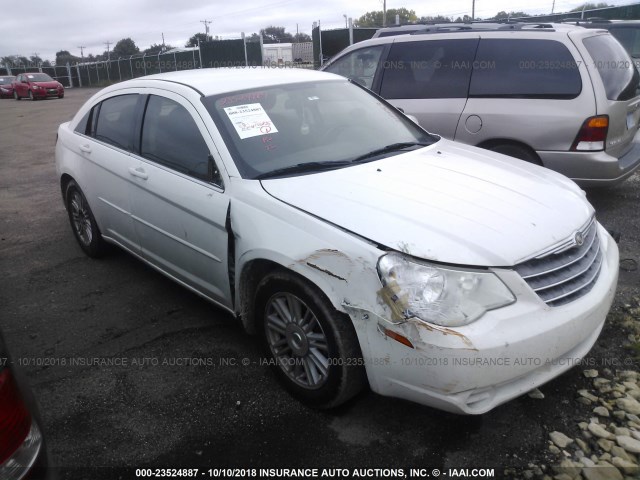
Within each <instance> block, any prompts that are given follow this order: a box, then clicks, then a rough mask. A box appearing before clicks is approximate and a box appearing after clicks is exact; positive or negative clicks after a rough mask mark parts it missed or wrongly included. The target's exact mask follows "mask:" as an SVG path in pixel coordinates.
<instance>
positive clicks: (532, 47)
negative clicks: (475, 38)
mask: <svg viewBox="0 0 640 480" xmlns="http://www.w3.org/2000/svg"><path fill="white" fill-rule="evenodd" d="M578 67H579V65H578V63H577V62H576V61H575V59H574V58H573V55H572V54H571V52H570V51H569V50H568V49H567V47H566V46H565V45H563V44H562V43H560V42H558V41H555V40H535V39H508V40H504V39H497V38H496V39H493V38H491V39H482V40H480V46H479V47H478V54H477V56H476V60H475V62H474V68H473V75H472V76H471V86H470V88H469V96H470V97H487V98H554V99H571V98H575V97H577V96H578V95H580V92H581V91H582V80H581V78H580V71H579V70H578Z"/></svg>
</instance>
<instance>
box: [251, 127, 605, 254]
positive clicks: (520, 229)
mask: <svg viewBox="0 0 640 480" xmlns="http://www.w3.org/2000/svg"><path fill="white" fill-rule="evenodd" d="M262 185H263V188H264V189H265V190H266V191H267V192H268V193H269V194H270V195H272V196H273V197H275V198H277V199H279V200H281V201H283V202H285V203H288V204H290V205H292V206H294V207H297V208H299V209H301V210H304V211H306V212H308V213H310V214H312V215H314V216H317V217H319V218H321V219H324V220H326V221H328V222H331V223H332V224H335V225H337V226H339V227H341V228H343V229H345V230H348V231H350V232H353V233H355V234H357V235H359V236H362V237H365V238H367V239H369V240H371V241H374V242H376V243H378V244H381V245H382V246H384V247H387V248H390V249H394V250H398V251H402V252H405V253H407V254H409V255H412V256H415V257H418V258H423V259H427V260H434V261H439V262H446V263H453V264H460V265H476V266H511V265H514V264H517V263H519V262H522V261H523V260H526V259H528V258H531V257H532V256H534V255H536V254H539V253H541V252H543V251H545V250H547V249H549V248H550V247H552V246H554V245H556V244H559V243H560V242H561V241H563V240H566V239H567V238H569V237H572V236H573V235H574V234H575V232H576V231H577V230H578V229H580V228H581V227H583V226H584V225H585V223H587V222H588V221H589V219H590V218H591V216H592V215H593V207H591V205H590V204H589V203H588V202H587V200H586V198H585V196H584V193H583V192H582V191H581V190H580V188H578V187H577V186H576V185H575V184H574V183H573V182H572V181H570V180H569V179H567V178H566V177H563V176H562V175H560V174H557V173H555V172H552V171H550V170H547V169H545V168H542V167H538V166H535V165H531V164H528V163H526V162H523V161H520V160H516V159H514V158H511V157H507V156H504V155H500V154H497V153H494V152H489V151H486V150H480V149H478V148H474V147H469V146H466V145H461V144H457V143H453V142H450V141H448V140H444V139H443V140H440V141H439V142H437V143H436V144H434V145H432V146H429V147H426V148H422V149H419V150H416V151H412V152H408V153H404V154H401V155H395V156H392V157H388V158H384V159H381V160H378V161H374V162H370V163H366V164H362V165H357V166H353V167H348V168H342V169H338V170H331V171H327V172H322V173H316V174H310V175H302V176H297V177H288V178H281V179H270V180H263V181H262Z"/></svg>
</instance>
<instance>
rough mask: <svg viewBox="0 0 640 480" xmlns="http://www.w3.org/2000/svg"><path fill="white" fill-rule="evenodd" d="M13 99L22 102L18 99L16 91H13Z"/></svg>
mask: <svg viewBox="0 0 640 480" xmlns="http://www.w3.org/2000/svg"><path fill="white" fill-rule="evenodd" d="M13 98H15V99H16V100H22V99H21V98H20V95H18V92H17V91H16V90H14V91H13Z"/></svg>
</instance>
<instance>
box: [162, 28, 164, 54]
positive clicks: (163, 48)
mask: <svg viewBox="0 0 640 480" xmlns="http://www.w3.org/2000/svg"><path fill="white" fill-rule="evenodd" d="M162 52H163V53H164V32H162Z"/></svg>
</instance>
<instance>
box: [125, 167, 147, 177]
mask: <svg viewBox="0 0 640 480" xmlns="http://www.w3.org/2000/svg"><path fill="white" fill-rule="evenodd" d="M129 173H130V174H131V175H133V176H134V177H138V178H141V179H142V180H146V179H147V178H149V175H147V173H146V172H145V171H144V170H143V169H142V167H138V168H133V167H131V168H129Z"/></svg>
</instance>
